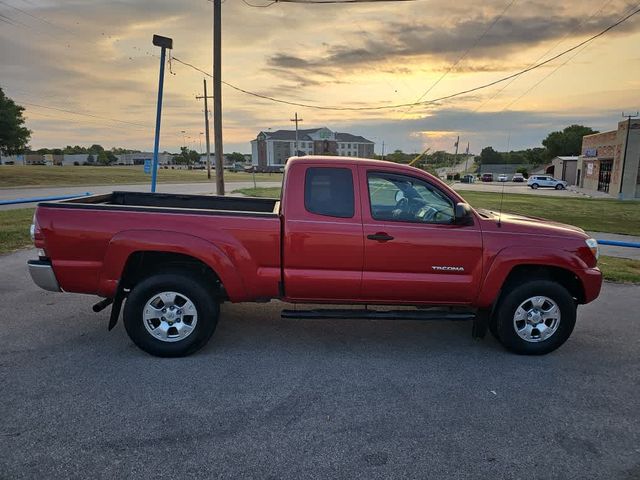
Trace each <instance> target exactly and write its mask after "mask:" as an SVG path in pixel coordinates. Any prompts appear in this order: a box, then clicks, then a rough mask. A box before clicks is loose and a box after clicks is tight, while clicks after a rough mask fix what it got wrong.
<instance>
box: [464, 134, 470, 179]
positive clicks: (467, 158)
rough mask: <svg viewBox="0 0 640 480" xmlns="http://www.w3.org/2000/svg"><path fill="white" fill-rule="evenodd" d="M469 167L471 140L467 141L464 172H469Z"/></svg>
mask: <svg viewBox="0 0 640 480" xmlns="http://www.w3.org/2000/svg"><path fill="white" fill-rule="evenodd" d="M468 168H469V142H467V151H466V154H465V159H464V173H467V169H468Z"/></svg>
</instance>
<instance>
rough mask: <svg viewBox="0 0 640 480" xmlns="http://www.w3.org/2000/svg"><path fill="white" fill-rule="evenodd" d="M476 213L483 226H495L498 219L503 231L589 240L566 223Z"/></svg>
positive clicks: (578, 230) (491, 213) (494, 213)
mask: <svg viewBox="0 0 640 480" xmlns="http://www.w3.org/2000/svg"><path fill="white" fill-rule="evenodd" d="M478 212H479V213H480V218H481V219H482V221H483V223H484V224H493V225H496V224H497V222H498V218H500V224H501V227H500V228H501V229H502V230H503V231H508V232H515V233H531V234H539V235H551V236H558V237H572V238H584V239H586V238H589V235H587V233H586V232H585V231H584V230H583V229H581V228H580V227H576V226H574V225H567V224H566V223H560V222H554V221H552V220H547V219H545V218H540V217H529V216H525V215H515V214H513V213H504V212H502V214H501V215H499V214H498V212H495V211H490V210H483V209H480V210H478ZM487 217H488V218H487ZM488 226H489V225H487V227H488Z"/></svg>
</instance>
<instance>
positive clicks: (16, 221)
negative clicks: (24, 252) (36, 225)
mask: <svg viewBox="0 0 640 480" xmlns="http://www.w3.org/2000/svg"><path fill="white" fill-rule="evenodd" d="M33 211H34V209H33V208H20V209H16V210H0V254H3V253H8V252H12V251H14V250H17V249H19V248H24V247H26V246H29V245H31V238H30V236H29V226H30V225H31V219H32V218H33Z"/></svg>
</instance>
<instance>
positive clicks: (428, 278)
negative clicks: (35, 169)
mask: <svg viewBox="0 0 640 480" xmlns="http://www.w3.org/2000/svg"><path fill="white" fill-rule="evenodd" d="M31 232H32V236H33V239H34V243H35V246H36V248H37V249H38V252H39V258H38V259H37V260H30V261H29V262H28V267H29V271H30V273H31V276H32V278H33V280H34V282H35V283H36V284H37V285H39V286H40V287H42V288H44V289H46V290H51V291H64V292H75V293H84V294H92V295H98V296H99V297H102V299H101V300H100V301H99V302H98V303H97V304H96V305H94V307H93V309H94V311H100V310H102V309H104V308H107V307H108V306H110V305H112V308H111V315H110V319H109V329H112V328H113V327H114V326H115V325H116V322H117V321H118V319H119V317H120V313H121V308H122V306H123V303H124V312H123V322H124V326H125V329H126V331H127V334H128V335H129V337H130V338H131V340H132V341H133V342H134V343H135V344H136V345H137V346H138V347H140V348H141V349H143V350H145V351H146V352H149V353H150V354H153V355H158V356H163V357H175V356H182V355H188V354H190V353H193V352H195V351H196V350H198V349H199V348H201V347H202V346H204V345H205V344H206V343H207V341H208V340H209V338H210V337H211V335H212V334H213V332H214V330H215V328H216V324H217V321H218V316H219V315H220V304H221V303H222V302H225V301H230V302H265V301H269V300H271V299H282V300H284V301H286V302H292V303H296V304H300V303H313V304H322V303H325V304H343V305H348V306H349V307H351V306H352V305H354V304H360V305H363V306H365V305H372V304H373V305H390V306H393V305H398V306H413V307H416V308H414V309H406V308H403V309H396V310H393V309H388V308H387V309H384V310H380V307H378V308H377V309H366V308H362V309H357V310H354V309H351V308H346V309H337V308H335V307H333V308H329V309H311V310H309V309H300V308H296V309H295V310H289V309H286V310H283V312H282V315H283V317H285V318H307V319H309V318H314V319H323V318H340V319H345V318H371V319H381V318H387V319H396V320H397V319H420V320H433V319H443V318H445V319H446V318H448V319H452V320H464V319H468V320H472V322H473V328H472V329H471V330H472V335H473V336H475V337H482V336H484V334H485V332H486V330H487V329H489V330H490V331H491V332H492V333H493V334H494V335H495V337H496V338H497V339H498V340H499V341H500V342H501V343H502V344H503V345H504V346H505V347H506V348H508V349H510V350H512V351H514V352H517V353H520V354H544V353H548V352H551V351H552V350H555V349H556V348H558V347H559V346H560V345H562V344H563V343H564V342H565V341H566V340H567V339H568V338H569V335H570V334H571V332H572V330H573V328H574V324H575V322H576V307H577V305H578V304H585V303H589V302H591V301H593V300H595V298H596V297H597V296H598V294H599V292H600V288H601V284H602V275H601V273H600V270H599V269H598V268H597V259H598V244H597V242H596V240H594V239H593V238H590V237H589V235H587V234H586V233H585V232H584V231H583V230H582V229H580V228H577V227H572V226H568V225H563V224H559V223H557V222H546V221H544V220H541V219H539V218H530V217H526V216H519V215H511V214H507V213H504V212H503V213H501V214H498V213H496V212H492V211H488V210H482V209H478V210H475V209H473V208H471V207H470V206H469V205H468V204H467V203H465V201H464V199H463V198H462V197H461V196H460V195H459V194H458V193H457V192H456V191H454V190H453V189H451V188H450V187H449V186H448V185H447V184H446V183H444V182H442V181H440V180H439V179H437V178H436V177H434V176H432V175H430V174H428V173H427V172H424V171H422V170H419V169H416V168H413V167H409V166H406V165H400V164H394V163H390V162H383V161H376V160H363V159H357V160H352V159H347V158H345V157H328V158H327V157H321V156H316V157H314V156H307V157H303V158H292V159H291V160H289V162H288V163H287V167H286V171H285V175H284V180H283V189H282V196H281V199H280V200H278V199H268V198H243V197H218V196H208V195H183V194H167V193H143V192H121V191H117V192H113V193H111V194H102V195H94V196H89V197H81V198H78V199H72V200H66V201H57V202H56V201H54V202H44V203H40V204H39V205H38V207H37V209H36V213H35V216H34V223H33V225H32V227H31ZM41 298H43V299H46V302H52V301H53V302H55V299H54V298H53V297H41ZM125 302H126V303H125ZM424 307H438V308H437V309H435V310H434V309H433V308H429V309H425V308H424ZM447 307H455V308H454V309H450V308H447ZM54 308H55V307H54ZM74 321H75V320H74ZM398 328H404V327H403V326H402V324H400V325H399V326H398Z"/></svg>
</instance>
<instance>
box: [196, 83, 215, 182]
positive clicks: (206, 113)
mask: <svg viewBox="0 0 640 480" xmlns="http://www.w3.org/2000/svg"><path fill="white" fill-rule="evenodd" d="M203 81H204V95H203V96H197V97H196V98H197V99H198V100H200V99H201V98H204V132H205V136H206V140H207V178H208V179H209V180H211V146H210V145H211V144H210V143H209V102H207V99H208V98H213V96H210V97H208V96H207V79H206V78H205V79H203ZM201 138H202V137H201Z"/></svg>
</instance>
